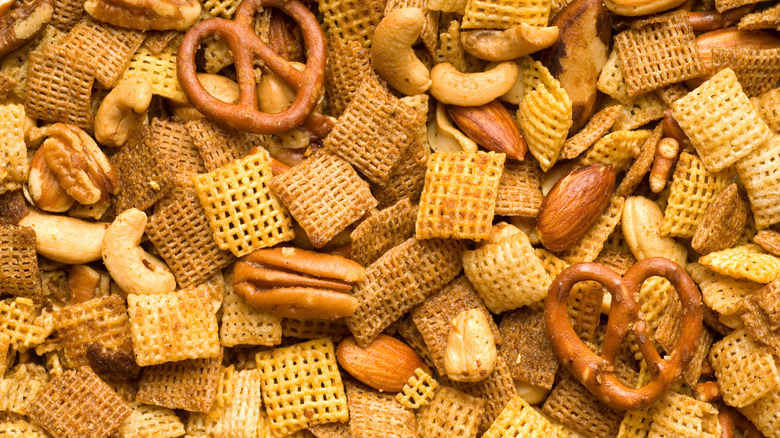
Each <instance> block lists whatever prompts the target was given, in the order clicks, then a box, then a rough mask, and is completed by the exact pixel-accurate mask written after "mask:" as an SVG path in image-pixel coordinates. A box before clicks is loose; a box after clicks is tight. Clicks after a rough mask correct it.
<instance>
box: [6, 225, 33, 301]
mask: <svg viewBox="0 0 780 438" xmlns="http://www.w3.org/2000/svg"><path fill="white" fill-rule="evenodd" d="M0 294H2V295H7V294H10V295H13V296H17V297H27V298H30V299H32V300H33V301H39V300H40V299H41V298H42V290H41V278H40V275H39V271H38V257H37V255H36V253H35V230H33V229H32V228H29V227H20V226H16V225H2V224H0Z"/></svg>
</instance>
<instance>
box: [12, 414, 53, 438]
mask: <svg viewBox="0 0 780 438" xmlns="http://www.w3.org/2000/svg"><path fill="white" fill-rule="evenodd" d="M0 436H2V437H9V438H10V437H24V438H47V437H48V436H49V435H48V434H47V433H46V431H44V430H43V429H41V428H40V427H38V426H36V425H34V424H32V423H29V422H28V421H26V420H25V418H24V417H23V416H22V415H19V414H14V413H11V412H3V413H0Z"/></svg>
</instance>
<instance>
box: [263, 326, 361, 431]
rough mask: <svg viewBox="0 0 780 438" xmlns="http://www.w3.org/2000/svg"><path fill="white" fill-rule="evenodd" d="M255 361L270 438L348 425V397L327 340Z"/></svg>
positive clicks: (271, 352) (281, 350)
mask: <svg viewBox="0 0 780 438" xmlns="http://www.w3.org/2000/svg"><path fill="white" fill-rule="evenodd" d="M256 360H257V368H258V369H259V370H260V371H261V373H262V377H261V383H262V390H263V403H264V404H265V410H266V412H267V413H268V418H269V420H270V422H271V434H272V435H273V436H286V435H289V434H291V433H294V432H297V431H299V430H301V429H305V428H306V427H307V426H308V425H309V424H321V423H330V422H333V421H347V419H348V417H349V413H348V411H347V397H346V395H345V394H344V385H343V384H342V382H341V373H340V372H339V369H338V365H337V363H336V353H335V350H334V347H333V343H332V342H331V340H330V339H328V338H322V339H316V340H313V341H309V342H304V343H301V344H295V345H292V346H290V347H284V348H276V349H274V350H269V351H264V352H260V353H258V354H257V357H256Z"/></svg>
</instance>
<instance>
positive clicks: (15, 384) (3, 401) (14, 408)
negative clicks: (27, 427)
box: [0, 363, 49, 414]
mask: <svg viewBox="0 0 780 438" xmlns="http://www.w3.org/2000/svg"><path fill="white" fill-rule="evenodd" d="M48 381H49V375H48V373H47V372H46V369H44V368H43V367H42V366H40V365H36V364H33V363H26V364H18V365H16V366H15V367H14V368H13V369H12V370H11V371H10V372H8V373H6V375H5V377H4V378H2V379H0V410H2V411H4V412H13V413H16V414H26V411H25V407H26V406H27V405H28V404H29V403H30V401H32V399H33V398H35V396H36V395H37V394H38V391H40V390H41V388H43V386H44V385H46V383H47V382H48Z"/></svg>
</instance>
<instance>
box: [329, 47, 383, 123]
mask: <svg viewBox="0 0 780 438" xmlns="http://www.w3.org/2000/svg"><path fill="white" fill-rule="evenodd" d="M373 74H374V71H373V69H372V68H371V52H370V50H369V49H365V48H363V46H362V45H361V44H360V42H358V41H355V40H352V41H348V40H344V39H342V38H339V37H331V38H330V39H329V40H328V61H327V66H326V67H325V93H326V94H327V96H328V107H329V109H330V112H331V114H333V115H334V116H336V117H340V116H341V114H342V113H343V112H344V110H345V109H347V105H349V103H350V102H351V101H352V98H353V97H354V96H355V93H357V90H358V88H359V87H360V84H361V83H363V81H364V80H365V79H366V78H367V77H369V76H371V75H373Z"/></svg>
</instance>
